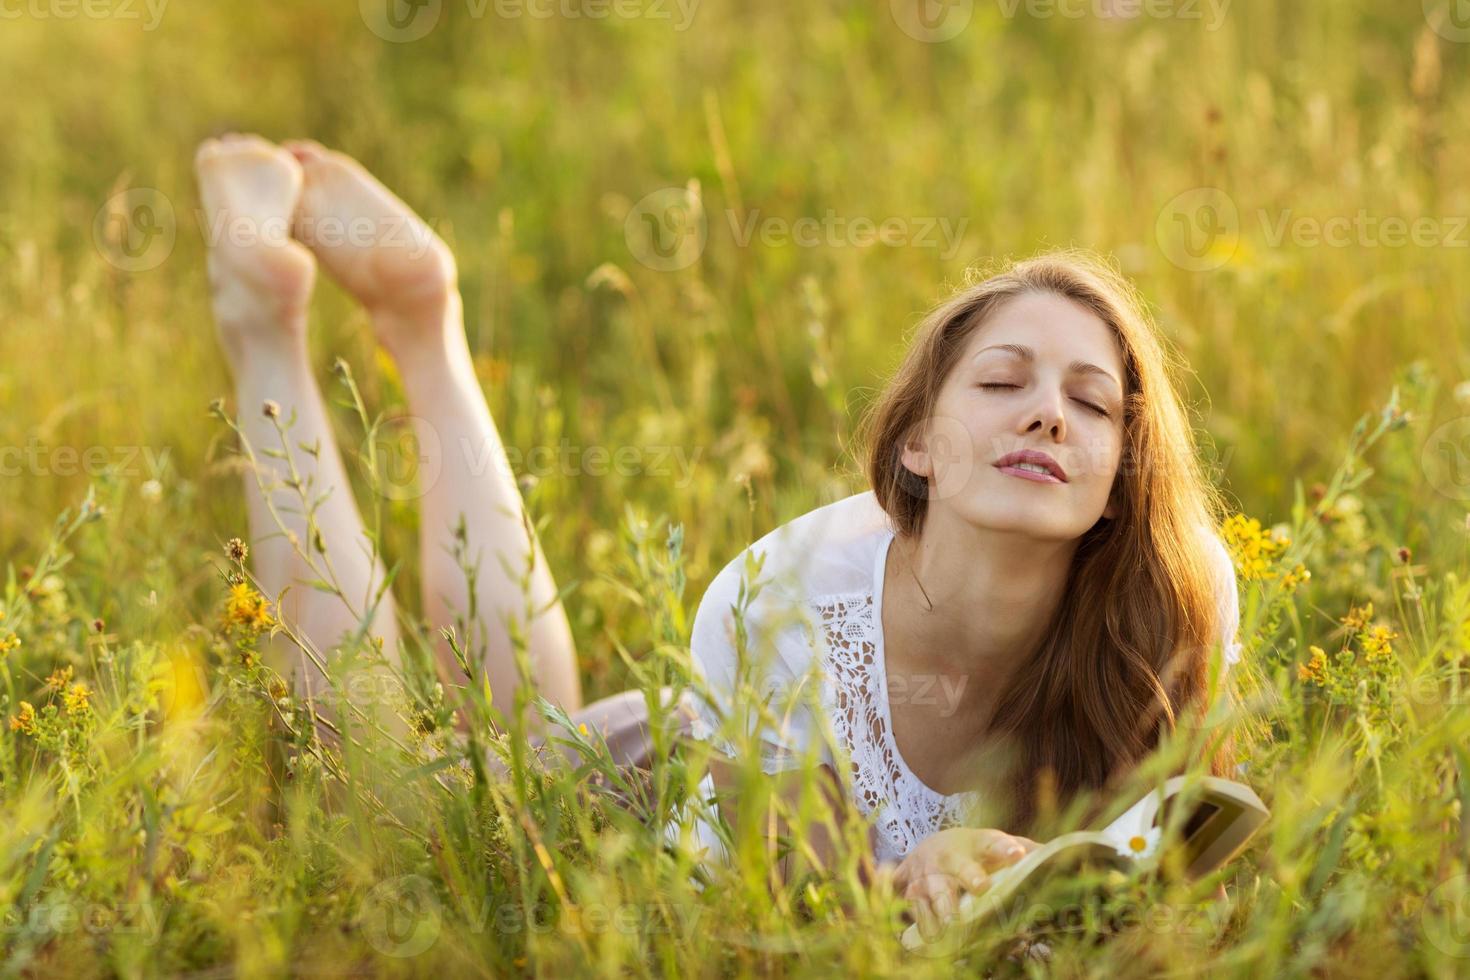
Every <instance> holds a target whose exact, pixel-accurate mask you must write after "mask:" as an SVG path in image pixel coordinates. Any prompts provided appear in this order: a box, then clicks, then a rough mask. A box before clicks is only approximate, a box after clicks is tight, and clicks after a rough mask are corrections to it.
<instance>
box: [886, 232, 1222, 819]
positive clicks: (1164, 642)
mask: <svg viewBox="0 0 1470 980" xmlns="http://www.w3.org/2000/svg"><path fill="white" fill-rule="evenodd" d="M976 279H977V280H978V281H975V280H972V282H971V284H970V285H968V286H966V287H965V288H962V289H961V290H959V291H958V292H957V293H955V294H954V295H953V296H951V297H950V298H949V299H947V300H945V301H944V302H942V303H941V304H940V305H939V306H937V307H936V308H935V309H933V310H932V311H931V312H930V313H929V314H928V316H927V317H925V319H924V320H923V321H922V322H921V323H920V325H919V328H918V330H917V333H916V335H915V337H914V341H913V343H912V345H911V346H910V348H909V350H908V353H907V354H906V356H905V357H904V359H903V362H902V364H901V365H900V367H899V368H898V372H897V374H896V375H895V376H894V378H893V379H892V381H891V382H890V383H889V384H888V386H887V387H886V388H885V389H884V391H883V392H882V394H881V395H880V396H879V398H878V399H877V401H876V402H874V404H873V405H872V406H871V408H870V409H869V410H868V412H867V413H866V414H865V416H864V419H863V423H862V425H861V427H860V432H859V439H858V441H857V445H858V446H859V447H861V448H860V449H859V453H860V458H865V465H866V468H867V475H868V478H869V481H870V483H871V485H872V488H873V492H874V494H875V496H876V498H877V501H878V503H879V504H880V505H881V506H882V507H883V509H884V510H885V511H886V512H887V513H888V515H889V517H890V519H891V521H892V524H893V526H894V531H895V533H896V534H897V535H899V536H903V537H908V538H912V537H914V536H917V535H919V534H920V532H921V531H922V529H923V526H924V518H925V515H926V513H927V509H928V493H927V490H928V488H927V486H926V484H927V481H926V480H925V479H924V478H923V477H919V476H916V475H915V474H914V473H912V472H911V471H909V470H908V469H907V468H906V467H904V466H903V465H902V463H901V462H900V455H901V453H902V451H903V447H904V446H905V444H906V443H907V441H908V440H909V439H910V437H911V436H913V435H914V434H916V433H917V431H918V430H919V428H920V427H921V425H922V424H923V422H924V421H925V420H926V419H928V418H929V417H930V416H931V415H932V414H933V411H934V408H935V405H936V403H937V400H938V396H939V391H940V388H941V386H942V385H943V384H944V382H945V379H946V378H947V377H948V376H949V373H950V371H952V370H953V369H954V367H955V364H956V362H957V361H958V360H959V358H960V356H961V354H962V353H963V352H964V350H965V349H966V343H967V341H968V340H969V339H970V337H971V335H972V334H973V333H974V331H975V330H976V329H977V328H979V327H980V326H981V325H982V324H984V323H985V322H986V321H987V320H988V318H989V317H990V316H991V315H992V314H993V313H994V312H995V311H996V310H997V308H999V307H1000V306H1001V305H1002V304H1003V303H1005V302H1006V301H1007V300H1009V299H1011V298H1013V297H1016V296H1019V295H1021V294H1023V293H1038V292H1039V293H1051V294H1055V295H1057V296H1061V297H1065V298H1066V299H1069V300H1071V301H1072V302H1074V303H1076V304H1078V305H1079V306H1081V307H1082V308H1083V309H1085V310H1087V311H1089V312H1091V313H1093V314H1095V315H1096V316H1097V317H1098V318H1099V319H1100V320H1101V321H1102V322H1103V323H1104V324H1105V325H1106V326H1107V327H1108V328H1109V329H1110V330H1112V332H1113V334H1114V336H1115V337H1116V338H1117V341H1118V345H1119V347H1120V348H1121V351H1122V358H1123V363H1124V367H1125V374H1126V379H1125V385H1124V387H1125V401H1124V412H1123V445H1122V458H1121V460H1120V463H1119V469H1118V472H1117V476H1116V477H1115V481H1114V485H1113V490H1112V497H1111V499H1112V500H1113V502H1114V505H1115V507H1116V517H1115V518H1113V519H1111V520H1100V521H1098V523H1097V524H1096V525H1094V526H1093V527H1092V528H1091V529H1090V530H1088V531H1087V532H1086V533H1085V534H1084V535H1083V536H1082V538H1081V539H1080V540H1079V542H1078V545H1077V548H1076V551H1075V554H1074V557H1073V563H1072V568H1071V571H1070V574H1069V579H1068V584H1067V589H1066V593H1065V596H1064V598H1063V599H1062V601H1061V604H1060V606H1059V608H1058V610H1057V612H1056V615H1055V618H1054V619H1053V621H1052V624H1051V627H1050V629H1049V630H1048V632H1047V634H1046V637H1045V639H1044V640H1043V641H1042V644H1041V647H1040V648H1039V649H1038V650H1037V652H1036V654H1035V656H1033V657H1032V658H1031V659H1030V660H1029V661H1028V662H1026V663H1025V664H1024V665H1023V666H1022V667H1021V668H1020V669H1019V670H1017V672H1016V676H1014V677H1013V678H1012V679H1011V681H1010V683H1009V686H1008V687H1007V689H1006V690H1005V691H1004V693H1003V694H1002V696H1001V698H1000V701H999V705H998V708H997V710H996V713H995V715H994V717H993V718H992V720H991V723H990V726H989V729H988V737H987V739H986V741H987V743H990V742H991V737H995V738H996V739H997V740H998V742H999V743H1000V744H1004V745H1005V746H1006V749H1007V751H1008V753H1009V758H1010V770H1009V774H1008V775H1007V776H1005V777H1003V778H1002V780H1001V785H1002V786H1003V787H1006V788H1008V789H1009V793H1008V794H1007V795H1009V796H1010V797H1011V799H1010V800H1009V805H1010V808H1011V809H1010V826H1009V827H1007V828H1006V829H1009V830H1011V831H1012V832H1017V833H1020V832H1025V830H1027V829H1030V828H1031V827H1032V825H1033V824H1034V822H1035V821H1036V820H1037V819H1038V817H1039V809H1046V810H1050V809H1051V806H1050V804H1053V803H1062V804H1065V803H1067V802H1068V801H1070V800H1072V799H1073V798H1074V797H1076V796H1077V794H1079V793H1082V792H1084V791H1094V790H1098V791H1100V790H1105V789H1107V788H1108V787H1110V786H1113V785H1116V782H1117V781H1118V780H1119V779H1120V778H1121V777H1123V776H1125V775H1126V774H1127V773H1129V772H1130V771H1132V770H1133V768H1134V767H1135V766H1136V765H1137V764H1138V763H1139V762H1140V761H1142V760H1143V758H1144V757H1145V756H1147V755H1148V754H1149V753H1150V752H1151V751H1152V750H1153V749H1155V748H1156V747H1158V744H1159V741H1160V739H1161V737H1162V736H1163V735H1164V734H1165V733H1166V732H1169V731H1172V730H1173V729H1174V728H1175V726H1176V725H1178V724H1179V722H1180V721H1181V720H1182V719H1183V717H1184V715H1185V713H1186V712H1199V713H1200V714H1201V715H1202V714H1203V712H1204V710H1205V708H1206V707H1207V705H1205V704H1204V702H1205V694H1206V687H1207V683H1208V667H1209V656H1210V652H1211V650H1212V649H1216V648H1218V647H1217V644H1218V643H1219V640H1220V637H1221V630H1222V629H1223V627H1224V625H1225V624H1223V623H1221V622H1219V619H1220V614H1219V604H1218V598H1217V597H1218V595H1219V590H1220V589H1221V588H1222V583H1221V580H1220V577H1219V571H1218V569H1219V563H1218V559H1215V558H1212V556H1211V554H1210V550H1209V549H1210V548H1211V547H1212V544H1211V542H1210V540H1209V538H1208V536H1207V535H1208V534H1209V533H1214V532H1215V529H1216V528H1218V527H1219V526H1220V521H1221V519H1222V517H1223V514H1224V504H1223V497H1222V494H1221V493H1220V491H1219V490H1218V489H1217V488H1216V487H1215V486H1214V484H1213V483H1212V482H1211V481H1210V480H1209V479H1208V478H1207V477H1206V475H1205V473H1204V472H1203V468H1202V467H1201V465H1200V462H1199V459H1198V453H1197V452H1196V444H1195V440H1194V434H1193V430H1192V429H1191V426H1190V423H1189V417H1188V413H1187V411H1186V409H1185V403H1184V398H1183V396H1182V394H1181V391H1180V388H1179V386H1178V383H1177V381H1176V375H1177V374H1178V373H1179V372H1180V370H1181V367H1182V365H1181V364H1180V362H1179V361H1178V360H1176V358H1175V357H1174V355H1172V354H1171V353H1170V352H1169V351H1168V350H1167V349H1166V347H1165V345H1164V343H1163V341H1162V339H1161V337H1160V336H1159V333H1158V329H1157V327H1156V326H1155V325H1154V323H1153V321H1152V319H1151V317H1150V316H1149V313H1148V311H1147V308H1146V306H1145V304H1144V302H1143V301H1142V299H1141V298H1140V296H1139V295H1138V293H1137V291H1136V290H1135V289H1134V287H1133V286H1132V284H1131V283H1129V281H1128V280H1127V279H1126V278H1124V277H1123V276H1122V274H1120V273H1119V272H1118V271H1116V270H1115V269H1114V268H1113V267H1111V266H1110V265H1109V264H1107V263H1106V262H1105V261H1104V260H1102V259H1101V258H1099V257H1098V256H1096V255H1094V254H1092V253H1090V252H1086V251H1083V250H1078V249H1067V250H1062V251H1053V252H1048V253H1045V254H1042V255H1038V256H1036V257H1034V258H1030V259H1027V260H1025V261H1020V262H1014V263H1010V264H1008V265H1006V266H1005V267H1003V268H1002V269H1001V270H1000V271H998V272H996V273H994V274H992V275H989V276H986V277H984V278H979V277H976ZM1202 531H1203V532H1205V533H1201V532H1202ZM1209 751H1210V753H1212V754H1211V755H1210V758H1209V765H1210V769H1211V771H1212V772H1213V773H1214V774H1215V775H1226V774H1227V770H1228V767H1229V763H1230V755H1231V752H1230V747H1229V742H1228V741H1226V742H1224V743H1220V744H1217V745H1216V747H1215V748H1214V749H1212V750H1209ZM1099 806H1101V803H1099Z"/></svg>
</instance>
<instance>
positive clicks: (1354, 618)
mask: <svg viewBox="0 0 1470 980" xmlns="http://www.w3.org/2000/svg"><path fill="white" fill-rule="evenodd" d="M1372 621H1373V603H1371V602H1370V603H1368V604H1367V605H1366V606H1361V607H1360V606H1353V607H1352V608H1351V609H1349V610H1348V614H1347V615H1346V616H1344V617H1342V620H1341V622H1342V624H1343V625H1344V626H1346V627H1347V628H1348V629H1349V630H1351V631H1352V632H1354V633H1361V632H1363V630H1365V629H1367V628H1368V624H1369V623H1371V622H1372Z"/></svg>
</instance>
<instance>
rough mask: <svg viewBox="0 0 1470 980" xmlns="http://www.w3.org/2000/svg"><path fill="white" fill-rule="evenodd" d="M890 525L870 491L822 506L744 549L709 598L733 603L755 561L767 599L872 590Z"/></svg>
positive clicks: (718, 576)
mask: <svg viewBox="0 0 1470 980" xmlns="http://www.w3.org/2000/svg"><path fill="white" fill-rule="evenodd" d="M889 526H890V524H889V518H888V514H887V513H886V512H884V510H883V508H881V507H879V506H878V502H877V499H876V498H875V497H874V495H873V492H872V491H871V490H869V491H864V492H863V493H857V494H853V495H852V496H850V497H844V498H843V499H841V500H837V501H834V502H833V503H830V504H824V505H823V506H821V507H817V508H815V509H813V510H809V511H807V512H806V513H805V514H802V515H801V516H800V517H797V518H794V519H792V520H790V521H787V522H786V523H785V524H782V525H780V526H778V527H776V528H774V529H772V530H771V531H769V532H767V533H766V534H764V535H762V536H761V537H760V538H758V539H756V541H755V542H754V543H752V544H750V545H748V546H747V547H745V548H743V549H741V551H740V552H739V553H738V554H736V555H735V556H734V557H733V558H731V559H730V560H729V561H728V562H727V563H726V564H725V566H724V567H723V568H721V569H720V571H719V572H718V573H717V574H716V575H715V577H714V580H713V581H712V582H711V583H710V588H709V590H708V592H707V593H706V598H707V599H708V598H709V597H710V595H711V594H713V595H714V596H715V597H719V598H724V597H727V596H728V597H729V598H730V599H731V600H732V601H733V599H734V598H735V597H736V596H737V595H738V593H739V584H740V582H741V580H742V578H748V575H747V572H748V569H749V568H750V566H751V564H752V562H753V561H758V562H759V563H760V573H759V579H760V581H761V582H762V583H763V585H762V592H763V594H770V595H774V596H781V597H785V598H810V597H812V596H818V595H830V594H833V593H840V592H858V591H864V590H866V589H868V588H871V586H872V581H873V580H872V572H873V560H874V558H875V556H876V554H877V549H878V546H879V545H880V544H881V543H882V541H883V539H884V534H885V532H886V531H887V530H888V528H889ZM751 584H753V583H751Z"/></svg>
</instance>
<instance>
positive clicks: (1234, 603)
mask: <svg viewBox="0 0 1470 980" xmlns="http://www.w3.org/2000/svg"><path fill="white" fill-rule="evenodd" d="M1210 540H1211V542H1212V549H1211V550H1212V553H1213V555H1214V559H1215V568H1216V578H1217V579H1218V580H1219V583H1220V584H1219V586H1218V592H1217V595H1216V599H1215V602H1216V609H1218V611H1219V621H1220V624H1221V625H1220V649H1221V651H1223V656H1224V670H1226V671H1229V670H1230V668H1231V666H1233V665H1234V664H1235V663H1236V662H1238V661H1239V660H1240V655H1241V651H1242V649H1243V645H1242V644H1241V642H1240V586H1239V584H1238V577H1237V575H1236V571H1235V562H1234V561H1232V560H1231V558H1230V549H1229V548H1227V547H1226V546H1225V542H1224V541H1223V540H1221V539H1220V536H1219V535H1217V534H1212V535H1210Z"/></svg>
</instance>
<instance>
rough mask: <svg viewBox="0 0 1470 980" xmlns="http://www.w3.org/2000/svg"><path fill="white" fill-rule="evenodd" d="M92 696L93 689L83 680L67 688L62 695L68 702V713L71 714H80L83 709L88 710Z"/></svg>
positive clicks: (64, 700)
mask: <svg viewBox="0 0 1470 980" xmlns="http://www.w3.org/2000/svg"><path fill="white" fill-rule="evenodd" d="M91 696H92V691H91V690H90V689H89V688H88V687H87V685H86V684H83V683H82V682H81V681H78V682H77V683H75V684H73V685H72V686H71V687H69V688H67V690H66V693H65V694H63V695H62V701H63V702H65V704H66V713H67V714H69V715H79V714H81V713H82V712H83V711H86V710H87V706H88V699H89V698H91Z"/></svg>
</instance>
